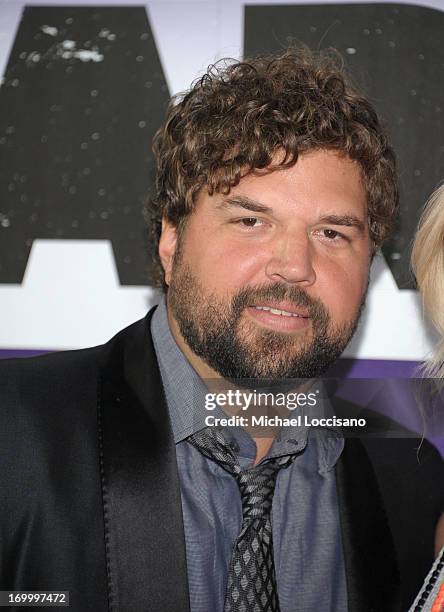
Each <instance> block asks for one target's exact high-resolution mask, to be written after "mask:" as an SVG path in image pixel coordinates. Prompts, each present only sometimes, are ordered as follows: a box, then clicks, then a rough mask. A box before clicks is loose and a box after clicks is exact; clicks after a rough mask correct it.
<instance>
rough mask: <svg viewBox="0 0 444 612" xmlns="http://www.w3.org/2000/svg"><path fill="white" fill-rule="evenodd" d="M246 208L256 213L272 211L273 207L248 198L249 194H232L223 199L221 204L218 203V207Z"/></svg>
mask: <svg viewBox="0 0 444 612" xmlns="http://www.w3.org/2000/svg"><path fill="white" fill-rule="evenodd" d="M230 207H236V208H244V209H245V210H250V211H251V212H256V213H271V212H272V209H271V208H270V207H269V206H265V204H261V203H260V202H257V201H256V200H252V199H251V198H247V196H231V197H228V198H225V199H224V200H222V202H221V203H220V204H218V205H217V208H220V209H222V208H230Z"/></svg>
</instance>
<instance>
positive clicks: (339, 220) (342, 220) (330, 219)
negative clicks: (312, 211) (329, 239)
mask: <svg viewBox="0 0 444 612" xmlns="http://www.w3.org/2000/svg"><path fill="white" fill-rule="evenodd" d="M319 223H328V224H330V225H345V226H347V227H355V228H356V229H357V230H359V231H360V232H364V231H365V227H366V225H365V223H364V221H362V219H359V217H355V216H354V215H325V216H323V217H321V218H320V219H319Z"/></svg>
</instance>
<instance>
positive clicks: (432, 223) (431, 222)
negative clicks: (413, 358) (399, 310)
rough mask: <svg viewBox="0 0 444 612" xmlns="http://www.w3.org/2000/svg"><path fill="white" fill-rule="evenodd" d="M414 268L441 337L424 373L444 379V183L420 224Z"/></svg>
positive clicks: (426, 308) (432, 199)
mask: <svg viewBox="0 0 444 612" xmlns="http://www.w3.org/2000/svg"><path fill="white" fill-rule="evenodd" d="M412 269H413V273H414V274H415V277H416V282H417V285H418V289H419V291H420V292H421V294H422V300H423V306H424V310H425V311H426V313H427V314H428V316H429V317H430V320H431V321H432V323H433V324H434V326H435V327H436V329H437V330H438V332H439V334H440V335H441V339H440V341H439V342H438V346H437V348H436V351H435V353H434V355H433V356H432V358H431V359H430V360H429V361H428V362H427V363H426V364H425V366H424V373H425V374H426V375H427V376H429V377H431V378H443V379H444V183H443V184H442V185H441V186H440V187H439V188H438V189H437V190H436V191H434V193H432V195H431V196H430V198H429V200H428V202H427V204H426V206H425V208H424V211H423V213H422V215H421V219H420V221H419V226H418V231H417V233H416V236H415V240H414V243H413V250H412Z"/></svg>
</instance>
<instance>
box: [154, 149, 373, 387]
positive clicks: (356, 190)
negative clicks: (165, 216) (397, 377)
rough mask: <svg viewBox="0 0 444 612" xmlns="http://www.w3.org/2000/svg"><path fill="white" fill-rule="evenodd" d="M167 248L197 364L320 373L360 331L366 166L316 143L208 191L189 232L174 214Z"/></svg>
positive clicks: (180, 322)
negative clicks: (276, 166)
mask: <svg viewBox="0 0 444 612" xmlns="http://www.w3.org/2000/svg"><path fill="white" fill-rule="evenodd" d="M159 251H160V255H161V258H162V262H163V264H164V268H165V280H166V282H167V284H168V285H169V288H168V306H169V315H170V320H172V323H173V325H172V329H173V333H174V334H175V336H176V340H178V342H179V345H182V347H185V349H186V351H185V352H186V354H187V355H188V357H189V358H190V360H191V361H192V363H193V361H194V363H193V365H194V366H195V367H196V366H197V367H196V369H197V370H198V371H199V363H200V364H205V366H206V367H207V366H209V367H210V368H211V371H214V372H216V373H217V374H219V375H220V376H223V377H224V378H231V379H233V378H234V379H240V378H288V377H290V378H309V377H313V376H318V375H320V374H321V373H322V372H323V371H325V370H326V369H327V368H328V366H329V365H331V363H333V361H335V359H336V358H337V357H338V356H339V355H340V354H341V352H342V351H343V350H344V348H345V346H346V344H347V343H348V341H349V340H350V338H351V336H352V334H353V332H354V330H355V328H356V324H357V321H358V318H359V314H360V310H361V307H362V305H363V301H364V299H365V293H366V288H367V285H368V274H369V265H370V240H369V234H368V226H367V212H366V195H365V190H364V187H363V185H362V182H361V175H360V170H359V166H358V165H357V164H356V163H355V162H352V161H351V160H350V159H349V158H348V157H344V156H341V155H340V154H338V153H336V152H333V151H316V152H310V153H307V154H304V155H301V156H300V157H299V159H298V162H297V163H296V165H295V166H293V167H292V168H289V169H284V170H278V171H274V172H272V173H268V174H267V173H265V172H261V173H260V174H250V175H247V176H245V177H244V178H242V179H241V181H240V183H239V184H238V185H237V186H235V187H233V188H232V189H231V191H230V194H229V195H228V196H227V195H223V194H214V195H213V196H209V195H208V193H207V192H206V191H205V190H202V191H201V193H200V194H199V196H198V198H197V201H196V206H195V210H194V211H193V213H192V214H191V215H190V216H189V217H188V219H187V222H186V226H185V229H184V230H183V233H182V235H181V236H180V240H178V239H177V234H176V230H175V228H173V227H172V226H171V225H169V224H168V223H166V224H164V229H163V233H162V238H161V242H160V248H159ZM190 349H191V351H190Z"/></svg>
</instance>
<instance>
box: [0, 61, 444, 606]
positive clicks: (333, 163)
mask: <svg viewBox="0 0 444 612" xmlns="http://www.w3.org/2000/svg"><path fill="white" fill-rule="evenodd" d="M154 151H155V154H156V157H157V162H158V174H157V183H156V193H155V196H154V197H153V199H152V201H151V203H150V206H149V209H148V216H149V217H150V222H151V224H152V227H154V240H155V242H156V245H157V244H158V260H157V262H156V264H157V268H156V270H157V278H158V279H159V280H160V281H161V283H162V285H163V287H164V288H165V290H166V291H165V293H166V299H165V300H164V301H162V303H161V304H160V305H159V307H158V308H157V309H154V310H153V311H151V312H150V313H148V315H147V317H146V318H145V319H144V320H143V321H140V322H138V323H136V324H134V325H132V326H130V327H129V328H127V329H125V330H123V331H122V332H121V333H120V334H118V335H117V336H116V337H115V338H113V339H112V340H111V341H110V342H109V343H108V344H106V345H104V346H100V347H95V348H92V349H87V350H83V351H73V352H67V353H64V354H59V355H50V356H46V357H42V358H37V359H31V360H26V361H20V362H18V361H10V362H4V363H2V364H1V369H0V376H1V379H0V380H1V385H2V386H1V388H2V390H3V393H4V400H3V402H2V412H3V421H4V425H3V429H2V432H1V436H2V439H1V449H2V450H1V453H2V467H3V470H2V472H3V473H2V502H1V511H2V513H1V517H2V546H1V549H2V560H1V566H0V576H1V588H2V589H9V590H27V591H30V590H40V591H42V590H52V591H54V590H57V591H61V590H66V591H69V592H70V605H71V607H72V608H73V609H74V610H79V611H80V610H82V611H83V610H94V611H99V610H123V611H131V612H132V611H136V612H137V611H139V610H140V611H142V610H149V611H152V612H163V611H165V612H167V611H168V612H171V611H177V612H185V611H187V610H191V612H213V611H214V612H219V611H220V612H222V611H224V612H228V611H229V610H238V611H240V610H244V611H245V612H250V611H254V612H256V611H265V610H267V611H268V610H270V611H277V610H280V611H281V612H293V611H296V610H298V611H304V612H308V611H311V610H313V611H314V610H316V611H317V610H330V611H338V612H339V611H343V610H349V611H353V612H357V611H364V610H368V611H369V610H374V611H375V612H381V611H384V610H401V609H405V608H406V607H407V605H408V604H410V603H411V601H412V600H413V598H414V595H415V594H416V591H417V589H418V588H419V585H420V584H421V582H422V579H423V578H424V576H425V574H426V572H427V570H428V567H429V565H430V563H431V560H432V547H433V531H434V527H435V524H436V522H437V520H438V517H439V514H440V512H441V511H442V500H443V495H442V492H441V491H440V490H439V485H438V484H437V483H438V482H440V480H439V479H442V477H443V475H444V471H443V468H442V465H441V462H440V460H439V458H438V455H437V453H436V452H435V451H434V450H433V449H432V447H430V446H429V445H427V444H426V443H425V444H423V447H422V449H421V456H420V461H419V462H418V458H417V447H418V441H415V440H411V439H385V440H379V439H378V440H374V439H373V440H365V441H364V440H363V441H362V442H361V441H359V440H357V439H348V438H344V436H343V435H342V432H341V431H337V430H332V429H331V428H322V427H320V428H316V429H313V430H310V428H309V427H287V428H282V430H280V431H278V432H276V431H275V430H273V429H268V428H265V430H254V429H252V428H246V429H243V428H242V427H240V428H239V427H234V428H228V427H222V429H220V428H208V427H205V426H204V418H205V410H204V408H203V404H202V402H201V401H200V400H201V398H202V394H205V392H206V390H207V388H211V386H212V385H213V383H214V381H216V382H218V381H219V382H227V381H228V382H229V384H235V381H236V382H237V383H239V385H240V388H244V389H245V388H250V387H251V381H252V380H253V381H259V382H260V381H262V380H266V381H268V382H270V381H271V383H270V384H271V385H273V383H274V382H276V381H282V380H283V381H285V380H288V379H300V378H304V379H311V380H312V379H315V378H317V377H319V376H320V375H321V374H322V373H323V372H325V371H326V370H327V368H328V367H329V366H330V365H331V364H332V363H333V362H334V361H335V360H336V359H337V357H338V356H339V355H340V354H341V352H342V351H343V349H344V347H345V346H346V345H347V343H348V341H349V340H350V338H351V336H352V334H353V332H354V330H355V328H356V325H357V322H358V318H359V314H360V311H361V308H362V306H363V303H364V299H365V293H366V288H367V285H368V274H369V267H370V263H371V260H372V257H373V255H374V253H375V252H376V250H377V248H378V247H379V246H380V244H381V242H382V241H383V240H384V239H385V238H386V237H387V235H388V234H389V232H390V229H391V228H392V226H393V222H394V217H395V214H396V210H397V204H398V200H397V197H398V196H397V187H396V173H395V162H394V155H393V152H392V150H391V148H390V147H389V145H388V144H387V141H386V138H385V136H384V133H383V131H382V129H381V127H380V124H379V121H378V118H377V116H376V114H375V112H374V110H373V109H372V107H371V106H370V104H369V102H368V101H366V100H365V99H363V98H362V97H360V96H359V95H358V94H356V93H355V92H354V90H353V89H352V88H351V86H350V85H349V84H348V82H347V80H346V78H345V76H344V74H343V73H342V72H341V70H340V69H338V67H337V66H336V64H335V62H334V61H333V60H331V59H329V58H328V57H326V56H322V55H319V56H316V55H314V54H311V53H309V52H308V51H306V50H289V51H287V52H285V53H283V54H281V55H279V56H274V57H273V56H271V57H264V58H256V59H252V60H250V61H248V62H234V63H231V64H228V65H227V66H226V67H225V68H223V67H222V68H220V67H219V68H217V67H216V68H212V69H211V70H210V72H209V73H208V74H206V75H205V76H204V77H203V78H202V79H200V80H199V81H198V82H196V83H195V84H194V86H193V87H192V89H191V90H190V91H189V92H188V93H186V94H184V95H183V96H182V97H180V98H179V99H176V100H174V101H173V102H172V103H171V106H170V108H169V110H168V114H167V119H166V122H165V124H164V126H163V127H162V128H161V129H160V130H159V132H158V134H157V136H156V138H155V143H154ZM267 384H268V383H267ZM343 408H344V407H343ZM227 413H228V414H227V415H226V416H229V415H230V414H232V415H233V414H234V415H235V414H236V411H234V412H233V411H232V410H231V409H227ZM219 414H220V413H219ZM401 602H402V603H401Z"/></svg>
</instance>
